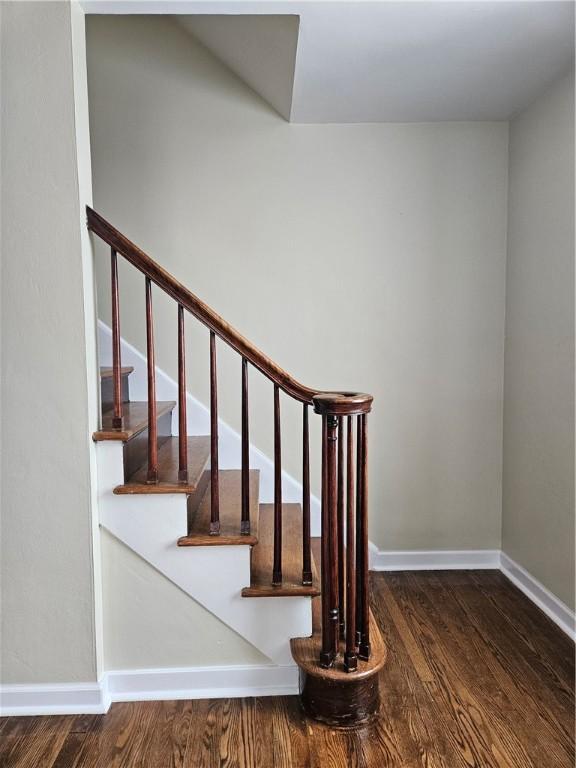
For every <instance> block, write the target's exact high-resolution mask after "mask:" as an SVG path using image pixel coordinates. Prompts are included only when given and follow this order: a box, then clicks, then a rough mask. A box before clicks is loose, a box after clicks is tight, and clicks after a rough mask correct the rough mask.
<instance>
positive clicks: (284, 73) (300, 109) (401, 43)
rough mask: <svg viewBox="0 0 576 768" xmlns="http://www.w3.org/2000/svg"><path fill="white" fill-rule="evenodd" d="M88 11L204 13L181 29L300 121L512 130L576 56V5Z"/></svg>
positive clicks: (552, 1) (443, 0) (462, 2)
mask: <svg viewBox="0 0 576 768" xmlns="http://www.w3.org/2000/svg"><path fill="white" fill-rule="evenodd" d="M83 5H84V7H85V9H86V10H87V12H92V13H94V12H95V13H170V14H177V15H179V16H181V17H182V16H183V15H187V14H202V15H204V16H205V18H203V19H198V18H196V19H187V20H184V21H182V18H180V23H183V24H184V25H185V26H186V27H187V29H188V30H189V31H191V32H192V34H194V35H195V36H196V37H198V39H199V40H200V41H201V42H203V43H204V44H205V45H206V46H207V47H208V48H209V49H210V50H211V51H212V52H213V53H214V54H215V55H216V56H218V57H219V58H221V59H222V60H223V61H224V63H226V64H227V65H228V66H229V67H230V68H231V69H232V70H233V71H235V72H236V74H237V75H238V76H239V77H241V78H242V79H244V80H245V81H246V82H247V83H248V84H249V85H250V87H252V88H253V89H254V90H256V91H257V92H258V93H260V95H262V96H263V98H265V99H266V100H267V101H268V102H269V103H271V104H272V106H274V107H275V109H277V110H278V111H279V112H280V114H282V115H283V116H284V117H286V118H288V116H289V119H290V120H291V121H292V122H299V123H359V122H408V121H442V120H506V119H508V118H509V117H510V116H512V115H513V114H514V113H516V112H518V111H519V110H521V109H522V108H523V107H525V106H527V105H528V104H529V103H530V102H531V101H532V100H533V99H534V98H535V97H536V96H537V94H538V92H539V91H540V90H542V89H543V88H545V87H546V85H548V84H549V83H550V82H552V80H554V78H555V77H557V76H558V75H560V74H562V73H563V72H564V71H566V70H567V69H568V67H569V66H570V65H571V61H572V60H573V56H574V3H573V2H572V1H568V0H561V1H560V0H528V1H526V0H356V2H348V1H346V0H318V1H315V0H303V1H301V2H294V1H293V0H256V1H255V0H251V1H247V0H205V1H204V2H197V1H196V0H170V1H168V2H167V1H166V0H84V3H83ZM286 14H288V15H290V14H291V15H296V16H299V17H300V25H299V30H298V28H297V27H296V26H295V25H294V24H292V25H290V24H288V23H287V22H286V19H284V21H283V20H282V19H281V18H278V17H279V16H282V15H286ZM262 15H265V16H270V17H276V18H275V19H273V18H269V19H268V20H267V23H266V24H262V22H261V19H254V18H253V17H254V16H262ZM231 16H232V18H231ZM238 16H242V17H243V18H242V20H241V22H239V20H238V19H237V17H238ZM249 17H252V21H249ZM251 25H252V26H253V28H252V29H251ZM296 36H297V52H296V64H295V68H294V61H293V52H294V46H295V45H296Z"/></svg>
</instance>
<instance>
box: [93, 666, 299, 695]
mask: <svg viewBox="0 0 576 768" xmlns="http://www.w3.org/2000/svg"><path fill="white" fill-rule="evenodd" d="M107 678H108V692H109V695H110V699H111V701H150V700H151V701H164V700H172V699H222V698H239V697H242V696H291V695H294V694H297V693H298V667H297V666H296V665H295V664H294V665H289V666H288V665H287V666H265V665H261V666H236V667H186V668H183V669H136V670H124V671H110V672H108V674H107Z"/></svg>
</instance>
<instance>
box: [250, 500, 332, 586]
mask: <svg viewBox="0 0 576 768" xmlns="http://www.w3.org/2000/svg"><path fill="white" fill-rule="evenodd" d="M273 552H274V505H273V504H260V521H259V527H258V544H257V545H256V546H255V547H254V549H253V550H252V563H251V569H250V586H249V587H245V588H244V589H243V590H242V597H314V596H315V595H319V594H320V587H319V584H320V582H319V579H318V572H317V570H316V565H315V563H314V558H312V585H311V586H303V585H302V507H301V506H300V504H283V505H282V576H283V580H282V584H281V585H280V586H277V587H275V586H272V562H273Z"/></svg>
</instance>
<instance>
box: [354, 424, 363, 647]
mask: <svg viewBox="0 0 576 768" xmlns="http://www.w3.org/2000/svg"><path fill="white" fill-rule="evenodd" d="M362 424H363V422H362V416H361V415H358V416H357V417H356V428H357V429H356V438H357V439H356V574H357V578H356V645H360V643H361V642H362V637H361V632H360V627H361V626H362V586H363V584H364V582H363V581H362V579H361V578H360V573H361V571H362V555H363V550H362V520H361V514H360V511H361V509H362V488H363V486H362V446H363V443H362Z"/></svg>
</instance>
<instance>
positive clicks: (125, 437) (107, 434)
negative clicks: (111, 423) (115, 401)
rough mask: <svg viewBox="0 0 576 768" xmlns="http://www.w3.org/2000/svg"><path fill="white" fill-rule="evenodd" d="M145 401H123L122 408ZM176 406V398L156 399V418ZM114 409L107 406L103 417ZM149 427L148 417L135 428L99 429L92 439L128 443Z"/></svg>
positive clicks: (101, 441) (99, 441)
mask: <svg viewBox="0 0 576 768" xmlns="http://www.w3.org/2000/svg"><path fill="white" fill-rule="evenodd" d="M142 402H145V401H142V400H130V401H128V402H127V403H122V408H123V409H124V407H125V406H129V405H131V404H132V403H142ZM175 407H176V401H175V400H158V401H156V418H157V419H159V418H160V417H162V416H164V415H165V414H166V413H168V412H169V411H172V410H174V408H175ZM112 411H113V407H112V408H106V409H105V410H104V411H103V412H102V419H103V418H104V415H105V414H106V415H108V414H110V413H111V412H112ZM147 428H148V418H147V417H146V418H145V419H144V420H143V421H142V422H141V423H140V424H139V425H138V428H137V429H133V430H125V429H122V428H120V427H112V428H110V429H98V430H97V431H96V432H94V433H93V434H92V440H94V442H95V443H103V442H106V441H113V440H118V441H121V442H123V443H127V442H128V441H129V440H131V439H132V438H133V437H136V436H137V435H139V434H141V433H142V432H143V431H144V430H145V429H147Z"/></svg>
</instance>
